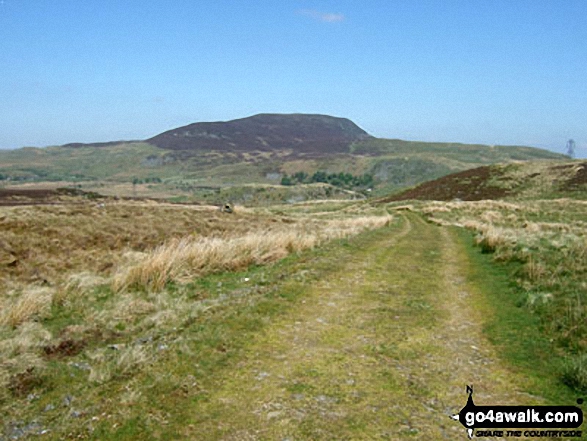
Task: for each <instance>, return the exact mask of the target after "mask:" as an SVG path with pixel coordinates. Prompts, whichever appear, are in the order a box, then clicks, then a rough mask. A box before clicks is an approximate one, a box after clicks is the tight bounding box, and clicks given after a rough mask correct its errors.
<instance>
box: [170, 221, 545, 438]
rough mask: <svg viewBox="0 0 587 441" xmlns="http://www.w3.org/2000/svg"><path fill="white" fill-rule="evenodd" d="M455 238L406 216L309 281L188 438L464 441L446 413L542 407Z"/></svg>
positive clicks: (203, 407) (190, 427)
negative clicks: (488, 335) (504, 343)
mask: <svg viewBox="0 0 587 441" xmlns="http://www.w3.org/2000/svg"><path fill="white" fill-rule="evenodd" d="M461 247H462V245H461V244H460V242H457V241H456V240H455V238H454V237H453V236H452V233H451V232H450V231H449V230H447V229H443V228H440V227H435V226H431V225H428V224H426V223H425V222H423V221H422V220H421V219H420V218H419V217H416V216H413V215H407V216H406V217H405V218H404V220H403V225H402V228H401V230H400V231H399V232H398V231H397V230H396V229H388V230H386V231H382V232H381V233H380V234H379V235H378V236H375V237H374V240H371V241H369V242H367V244H366V246H365V247H363V248H361V249H360V250H359V251H358V252H357V253H355V254H353V257H352V258H351V259H347V260H345V261H339V262H338V264H339V265H340V266H339V268H338V269H337V270H336V271H333V272H332V273H331V276H330V277H329V279H328V280H321V281H318V282H315V283H314V284H312V285H309V287H308V288H307V289H308V291H307V292H306V294H305V295H304V297H303V299H304V300H302V301H300V303H299V305H298V306H296V307H294V308H292V309H291V310H290V311H289V312H287V313H286V314H284V315H281V316H279V317H277V318H276V320H274V321H273V322H272V323H271V324H270V325H269V326H267V327H266V328H265V329H264V330H263V331H262V332H260V334H259V335H258V337H257V338H255V339H253V340H251V341H250V343H249V344H248V347H247V348H246V350H245V356H244V357H242V359H241V360H240V361H239V362H238V364H237V366H236V369H231V370H226V371H224V372H222V373H221V377H220V378H218V379H217V381H215V383H216V385H217V387H216V388H215V389H214V390H213V391H211V394H210V396H209V397H208V399H207V400H206V401H204V402H199V403H197V409H194V412H193V414H191V415H192V416H191V420H190V421H187V422H186V425H185V428H184V430H183V433H182V435H183V436H185V437H186V438H189V439H226V440H256V439H276V440H298V439H312V440H316V439H324V440H331V439H394V440H395V439H461V438H462V439H464V437H465V434H464V429H463V428H462V427H461V426H460V425H459V424H458V423H455V422H454V421H452V420H450V419H449V418H448V415H450V414H451V413H453V412H455V411H458V410H459V409H460V408H461V407H462V405H464V403H465V398H466V396H465V393H464V387H465V385H466V384H473V385H474V386H475V388H476V399H477V400H478V402H480V403H486V404H490V403H496V404H497V403H499V404H508V403H511V404H514V403H516V404H520V403H527V404H531V403H537V402H539V399H538V398H536V397H529V396H527V395H525V396H523V397H520V393H519V392H516V390H522V389H523V384H524V383H523V381H524V380H523V379H522V378H518V377H517V376H516V375H515V374H514V373H512V372H510V371H508V370H507V369H506V368H504V367H503V366H501V365H500V364H499V362H498V361H496V360H497V358H496V357H495V356H494V355H495V354H494V353H493V349H492V347H491V345H490V344H489V343H488V342H487V341H486V339H485V337H484V336H483V335H482V332H481V329H482V320H483V316H482V314H483V311H484V310H486V308H485V306H484V305H483V303H482V297H481V295H480V294H479V293H478V291H477V288H476V287H475V286H469V285H468V284H467V283H466V279H465V275H464V271H466V268H467V265H469V263H468V260H467V258H466V254H465V253H464V251H463V249H462V248H461Z"/></svg>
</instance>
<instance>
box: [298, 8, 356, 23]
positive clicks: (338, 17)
mask: <svg viewBox="0 0 587 441" xmlns="http://www.w3.org/2000/svg"><path fill="white" fill-rule="evenodd" d="M298 12H299V13H300V14H301V15H305V16H307V17H311V18H313V19H314V20H319V21H323V22H326V23H337V22H341V21H344V18H345V17H344V15H343V14H338V13H332V12H321V11H317V10H316V9H301V10H300V11H298Z"/></svg>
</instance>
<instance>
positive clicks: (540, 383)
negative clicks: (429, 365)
mask: <svg viewBox="0 0 587 441" xmlns="http://www.w3.org/2000/svg"><path fill="white" fill-rule="evenodd" d="M454 231H455V234H456V235H457V236H458V237H459V238H460V240H461V241H462V243H463V246H464V248H465V249H466V251H467V254H468V257H469V259H470V262H471V265H470V266H469V267H468V273H467V278H468V280H469V281H470V282H471V283H473V284H474V285H476V286H477V287H479V290H480V292H481V293H482V295H483V298H484V300H485V302H481V303H479V304H478V306H479V307H480V308H482V309H483V310H484V312H485V318H486V320H487V324H486V326H485V332H486V334H487V335H488V337H489V338H490V340H491V342H492V343H493V344H494V345H495V347H496V348H497V352H498V354H499V355H500V357H502V359H503V360H504V361H505V362H507V363H508V364H509V365H510V366H512V368H513V369H514V370H515V371H517V372H520V373H522V374H523V376H524V377H526V378H527V379H529V380H530V381H529V383H528V386H527V387H528V390H527V392H528V393H531V394H534V395H541V396H544V397H546V398H548V400H549V401H550V402H552V403H553V404H561V405H563V404H569V405H572V404H574V401H575V400H576V399H577V398H579V394H580V393H582V392H581V391H577V390H574V389H572V388H569V387H567V386H566V385H565V384H564V383H563V381H562V377H563V372H564V369H565V361H564V353H563V352H562V351H561V350H560V349H557V348H556V346H555V345H554V344H553V342H552V341H551V340H550V339H549V338H548V337H547V336H546V335H545V334H544V332H543V325H542V323H541V320H540V317H539V316H538V315H536V314H533V313H532V312H531V311H528V309H526V308H525V307H523V306H521V305H520V302H519V299H520V296H521V295H523V293H522V292H521V291H520V289H519V286H518V285H517V284H516V283H515V281H514V279H513V277H512V274H514V273H515V272H516V271H517V270H518V269H519V267H520V265H519V264H516V263H496V262H494V261H493V259H492V255H491V254H484V253H482V252H481V250H480V249H479V247H477V246H475V243H474V238H473V236H472V235H471V233H470V232H468V231H466V230H463V229H455V230H454Z"/></svg>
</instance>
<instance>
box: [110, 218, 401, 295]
mask: <svg viewBox="0 0 587 441" xmlns="http://www.w3.org/2000/svg"><path fill="white" fill-rule="evenodd" d="M390 220H391V217H390V216H365V217H359V218H354V219H343V220H330V221H324V222H321V223H311V224H309V225H305V226H295V227H292V228H289V229H287V230H285V229H280V230H277V231H275V230H273V231H272V230H270V231H267V232H253V233H248V234H245V235H243V236H241V237H233V238H218V237H212V238H192V237H186V238H182V239H175V240H171V241H169V242H168V243H166V244H164V245H162V246H160V247H158V248H156V249H155V250H154V251H153V252H152V253H149V254H148V255H147V256H146V257H145V258H144V259H142V260H141V261H139V262H138V263H136V264H135V265H130V266H125V267H122V268H120V269H119V270H118V271H117V273H116V274H115V276H114V282H113V285H112V287H113V289H114V290H115V291H122V290H126V289H128V288H130V287H134V288H139V287H140V288H147V289H151V290H161V289H162V288H163V287H164V286H165V284H166V283H167V282H169V281H171V280H174V281H183V280H189V279H190V278H193V277H197V276H201V275H204V274H209V273H213V272H219V271H237V270H241V269H244V268H246V267H248V266H250V265H253V264H256V265H262V264H266V263H269V262H273V261H276V260H278V259H281V258H283V257H285V256H287V255H288V254H290V253H295V252H298V251H301V250H304V249H307V248H312V247H314V246H316V245H318V244H320V243H321V242H323V241H325V240H329V239H339V238H344V237H348V236H351V235H354V234H357V233H358V232H360V231H363V230H365V229H370V228H377V227H381V226H384V225H386V224H388V223H389V222H390Z"/></svg>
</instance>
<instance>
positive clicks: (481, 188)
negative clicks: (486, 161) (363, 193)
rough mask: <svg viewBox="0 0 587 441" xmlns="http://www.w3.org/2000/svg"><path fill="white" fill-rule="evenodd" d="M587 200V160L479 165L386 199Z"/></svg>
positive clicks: (383, 199) (385, 200)
mask: <svg viewBox="0 0 587 441" xmlns="http://www.w3.org/2000/svg"><path fill="white" fill-rule="evenodd" d="M507 197H509V198H524V199H550V198H560V197H570V198H576V199H587V162H581V161H572V162H565V163H553V162H527V163H515V164H499V165H492V166H484V167H478V168H474V169H471V170H465V171H462V172H459V173H454V174H451V175H448V176H444V177H442V178H439V179H435V180H433V181H428V182H425V183H423V184H420V185H418V186H416V187H415V188H412V189H409V190H406V191H402V192H400V193H397V194H395V195H391V196H388V197H385V198H382V199H381V200H380V202H391V201H402V200H410V199H416V200H437V201H450V200H454V199H460V200H463V201H479V200H484V199H502V198H507Z"/></svg>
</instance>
